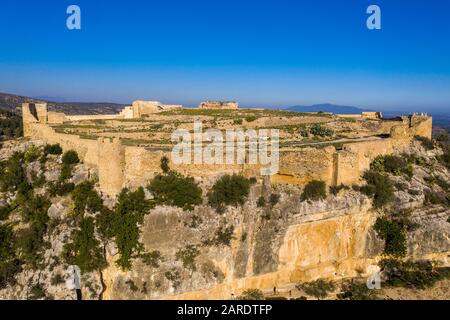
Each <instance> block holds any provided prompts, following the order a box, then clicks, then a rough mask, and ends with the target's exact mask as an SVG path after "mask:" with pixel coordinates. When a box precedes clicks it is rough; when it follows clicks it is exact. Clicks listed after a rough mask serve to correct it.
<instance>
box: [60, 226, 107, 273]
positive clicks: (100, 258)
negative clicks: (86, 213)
mask: <svg viewBox="0 0 450 320" xmlns="http://www.w3.org/2000/svg"><path fill="white" fill-rule="evenodd" d="M62 255H63V257H64V259H65V261H66V263H68V264H71V265H77V266H79V267H80V270H81V272H82V273H87V272H92V271H97V270H102V269H103V268H105V267H106V260H105V256H104V255H103V249H102V248H101V246H100V241H98V240H97V239H96V238H95V224H94V219H93V218H83V219H82V220H81V221H80V228H79V230H75V231H74V232H72V236H71V242H70V243H67V244H65V245H64V249H63V254H62Z"/></svg>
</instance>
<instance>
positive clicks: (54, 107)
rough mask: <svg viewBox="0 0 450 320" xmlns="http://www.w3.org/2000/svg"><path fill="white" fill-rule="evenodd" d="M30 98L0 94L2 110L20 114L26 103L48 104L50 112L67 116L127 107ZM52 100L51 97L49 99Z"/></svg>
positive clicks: (103, 112)
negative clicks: (21, 107) (23, 104)
mask: <svg viewBox="0 0 450 320" xmlns="http://www.w3.org/2000/svg"><path fill="white" fill-rule="evenodd" d="M42 98H44V97H41V98H30V97H25V96H19V95H15V94H9V93H0V109H3V110H9V111H13V112H17V113H20V106H21V105H22V103H25V102H35V103H38V102H47V103H48V107H49V110H50V111H57V112H64V113H65V114H73V115H82V114H114V113H117V112H119V111H120V110H122V109H123V108H124V107H125V105H124V104H119V103H109V102H92V103H91V102H55V101H52V100H51V99H42ZM49 98H50V97H49Z"/></svg>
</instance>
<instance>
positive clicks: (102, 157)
mask: <svg viewBox="0 0 450 320" xmlns="http://www.w3.org/2000/svg"><path fill="white" fill-rule="evenodd" d="M97 143H98V178H99V182H100V186H101V190H102V191H103V192H105V193H106V194H108V195H116V194H119V193H120V191H122V187H123V183H124V170H125V148H124V146H123V145H122V144H121V142H120V140H119V139H117V138H114V139H110V138H99V139H98V141H97Z"/></svg>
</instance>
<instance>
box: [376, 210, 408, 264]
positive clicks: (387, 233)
mask: <svg viewBox="0 0 450 320" xmlns="http://www.w3.org/2000/svg"><path fill="white" fill-rule="evenodd" d="M374 229H375V231H376V232H377V234H378V236H379V237H380V238H382V239H383V240H384V241H385V245H384V253H385V254H387V255H392V256H395V257H404V256H405V255H406V252H407V247H406V245H407V240H406V230H405V227H404V226H403V225H401V224H400V223H398V222H396V221H390V220H387V219H384V218H378V219H377V221H376V223H375V225H374Z"/></svg>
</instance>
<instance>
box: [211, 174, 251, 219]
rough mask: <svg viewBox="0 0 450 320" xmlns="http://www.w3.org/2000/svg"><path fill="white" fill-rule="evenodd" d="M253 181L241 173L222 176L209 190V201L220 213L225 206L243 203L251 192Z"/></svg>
mask: <svg viewBox="0 0 450 320" xmlns="http://www.w3.org/2000/svg"><path fill="white" fill-rule="evenodd" d="M250 185H251V182H250V181H249V180H248V179H246V178H244V177H243V176H240V175H236V174H233V175H224V176H222V177H221V178H220V179H219V180H218V181H217V182H216V183H215V184H214V185H213V187H212V189H211V190H210V191H209V192H208V203H209V205H211V207H213V208H215V209H216V210H217V211H218V212H219V213H221V212H223V210H224V209H225V206H229V205H232V206H236V207H237V206H238V205H243V204H244V203H245V201H246V199H247V197H248V194H249V192H250Z"/></svg>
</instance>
